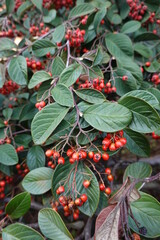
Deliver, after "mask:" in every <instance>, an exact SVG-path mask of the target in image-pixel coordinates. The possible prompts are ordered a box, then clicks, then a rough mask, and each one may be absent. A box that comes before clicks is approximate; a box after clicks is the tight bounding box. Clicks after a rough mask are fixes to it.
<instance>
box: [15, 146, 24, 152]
mask: <svg viewBox="0 0 160 240" xmlns="http://www.w3.org/2000/svg"><path fill="white" fill-rule="evenodd" d="M23 150H24V146H19V147H17V148H16V152H22V151H23Z"/></svg>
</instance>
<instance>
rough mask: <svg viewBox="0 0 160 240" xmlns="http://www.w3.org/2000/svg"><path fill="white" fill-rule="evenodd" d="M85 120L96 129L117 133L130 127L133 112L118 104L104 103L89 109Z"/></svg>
mask: <svg viewBox="0 0 160 240" xmlns="http://www.w3.org/2000/svg"><path fill="white" fill-rule="evenodd" d="M84 119H85V120H86V121H87V122H88V123H89V124H90V125H91V126H92V127H94V128H95V129H97V130H99V131H103V132H116V131H118V130H121V129H123V128H125V127H127V126H128V125H129V123H130V122H131V119H132V115H131V112H130V111H129V110H128V109H127V108H125V107H122V106H120V105H119V104H117V103H107V102H105V103H102V104H97V105H93V106H92V107H89V108H88V109H87V110H86V111H85V112H84Z"/></svg>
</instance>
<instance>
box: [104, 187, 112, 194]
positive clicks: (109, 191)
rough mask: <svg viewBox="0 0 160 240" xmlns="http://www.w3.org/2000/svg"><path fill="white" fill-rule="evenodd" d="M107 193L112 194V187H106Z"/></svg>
mask: <svg viewBox="0 0 160 240" xmlns="http://www.w3.org/2000/svg"><path fill="white" fill-rule="evenodd" d="M105 193H106V194H107V195H110V194H111V189H110V188H109V187H107V188H106V189H105Z"/></svg>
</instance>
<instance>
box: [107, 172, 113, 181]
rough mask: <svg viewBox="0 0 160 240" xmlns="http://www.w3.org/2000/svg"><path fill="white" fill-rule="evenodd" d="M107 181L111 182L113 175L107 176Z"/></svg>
mask: <svg viewBox="0 0 160 240" xmlns="http://www.w3.org/2000/svg"><path fill="white" fill-rule="evenodd" d="M107 178H108V181H110V182H112V181H113V175H112V174H110V175H108V177H107Z"/></svg>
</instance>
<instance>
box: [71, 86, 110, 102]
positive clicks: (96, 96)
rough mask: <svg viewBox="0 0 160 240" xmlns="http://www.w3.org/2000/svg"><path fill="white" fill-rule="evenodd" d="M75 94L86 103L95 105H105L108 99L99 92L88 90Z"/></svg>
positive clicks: (77, 91)
mask: <svg viewBox="0 0 160 240" xmlns="http://www.w3.org/2000/svg"><path fill="white" fill-rule="evenodd" d="M75 93H76V94H77V95H78V96H79V97H80V98H81V99H83V100H84V101H86V102H89V103H94V104H100V103H103V102H104V101H105V100H106V98H105V96H104V95H103V93H101V92H99V91H98V90H95V89H91V88H86V89H78V90H75Z"/></svg>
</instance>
